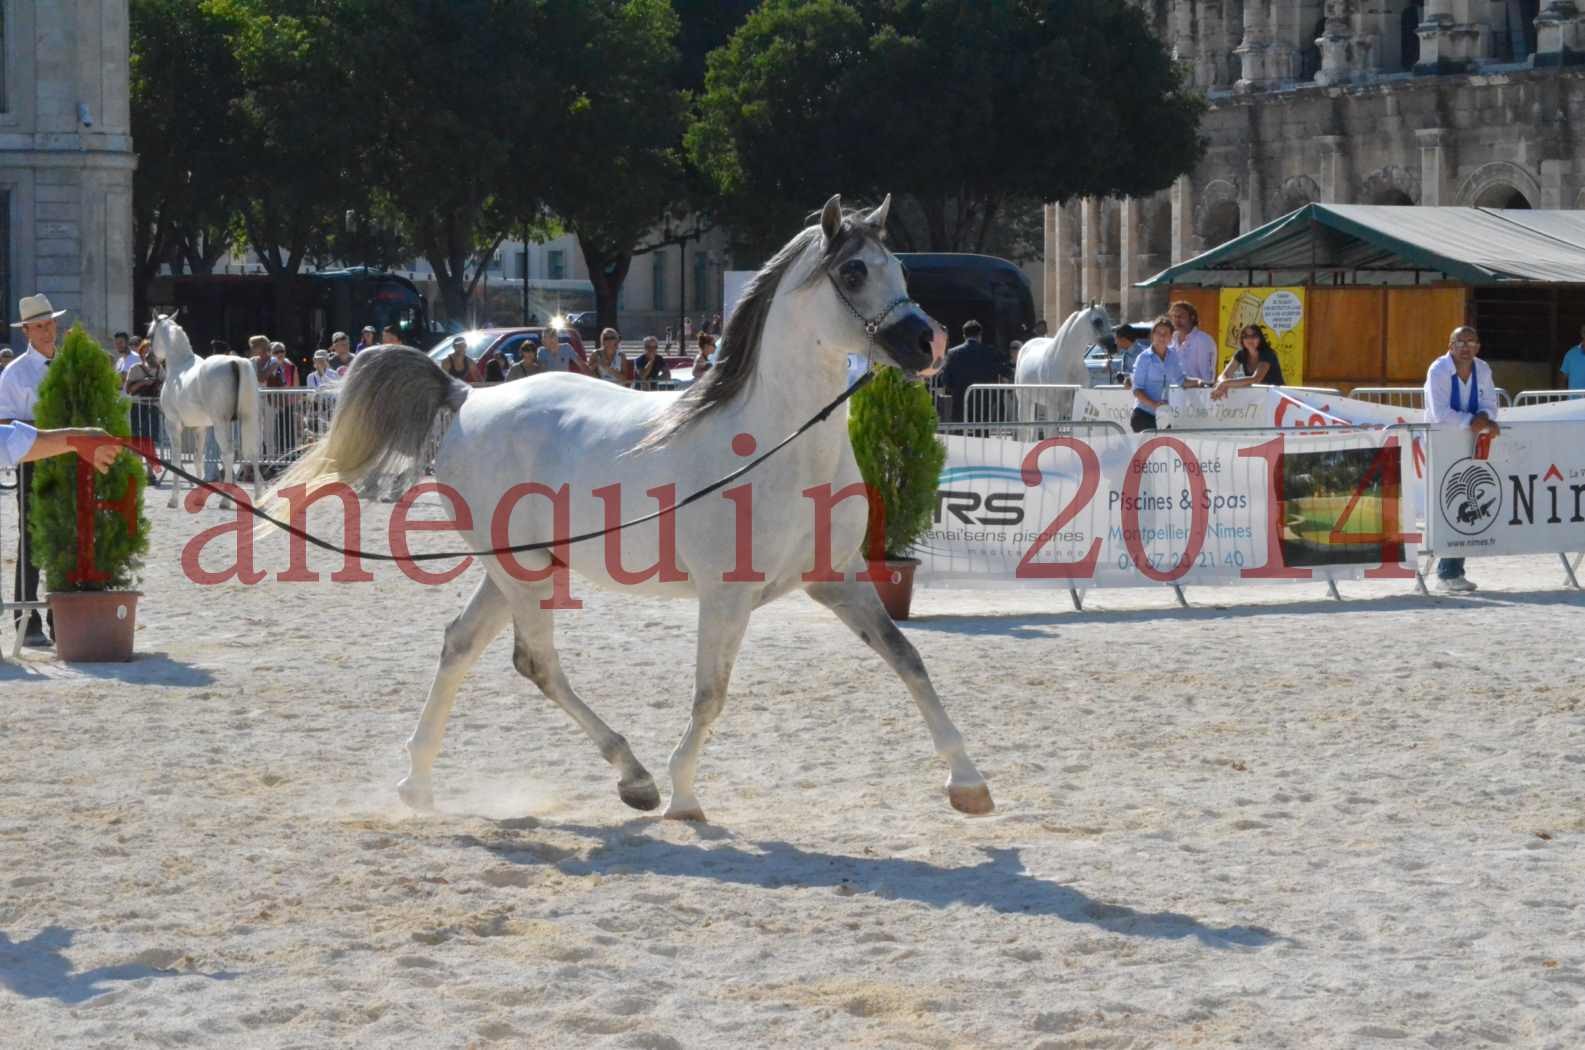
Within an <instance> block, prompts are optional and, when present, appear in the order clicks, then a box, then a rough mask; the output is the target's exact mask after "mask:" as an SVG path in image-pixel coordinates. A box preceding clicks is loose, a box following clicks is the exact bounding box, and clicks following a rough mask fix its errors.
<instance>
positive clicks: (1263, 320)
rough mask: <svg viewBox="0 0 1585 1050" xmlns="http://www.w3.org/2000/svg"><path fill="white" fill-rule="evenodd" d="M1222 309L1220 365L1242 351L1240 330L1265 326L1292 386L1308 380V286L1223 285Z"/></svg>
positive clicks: (1219, 327)
mask: <svg viewBox="0 0 1585 1050" xmlns="http://www.w3.org/2000/svg"><path fill="white" fill-rule="evenodd" d="M1219 305H1220V309H1219V310H1218V311H1217V312H1218V315H1219V316H1218V324H1217V329H1216V337H1217V344H1218V345H1217V358H1216V360H1217V368H1218V370H1220V369H1223V368H1226V367H1227V362H1228V361H1229V360H1230V359H1231V358H1232V356H1233V355H1234V354H1235V353H1237V352H1238V349H1239V347H1238V333H1239V331H1240V330H1241V329H1242V328H1243V327H1244V326H1245V325H1251V324H1258V325H1260V327H1261V328H1263V329H1265V332H1266V341H1267V342H1269V343H1270V344H1271V348H1272V349H1273V350H1275V351H1277V360H1278V361H1281V362H1282V378H1283V380H1284V381H1285V382H1286V383H1287V384H1288V385H1289V386H1300V385H1302V384H1303V383H1304V322H1305V315H1304V311H1305V298H1304V288H1303V287H1296V288H1223V289H1222V296H1221V302H1220V304H1219Z"/></svg>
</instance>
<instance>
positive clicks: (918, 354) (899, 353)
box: [875, 312, 946, 372]
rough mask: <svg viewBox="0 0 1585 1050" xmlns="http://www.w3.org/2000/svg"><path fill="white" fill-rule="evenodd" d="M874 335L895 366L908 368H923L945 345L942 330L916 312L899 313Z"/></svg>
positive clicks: (916, 369)
mask: <svg viewBox="0 0 1585 1050" xmlns="http://www.w3.org/2000/svg"><path fill="white" fill-rule="evenodd" d="M875 338H876V341H877V342H879V343H880V344H881V347H882V349H884V350H885V351H886V353H887V355H888V356H890V357H891V359H892V361H893V362H894V363H895V364H896V365H897V367H898V368H901V369H903V370H904V371H907V372H923V371H924V370H925V369H927V368H929V367H930V366H931V364H932V363H934V361H935V359H936V358H937V357H938V356H939V355H940V354H941V353H942V352H944V351H945V349H946V335H945V333H943V332H942V331H941V329H940V328H939V327H938V326H937V325H935V324H934V323H932V322H931V320H930V318H928V317H926V316H925V315H924V314H921V313H917V312H916V313H910V314H905V315H903V316H902V317H899V318H898V319H897V320H895V321H893V322H892V323H891V324H889V325H887V326H886V327H884V328H882V329H881V330H880V331H879V332H877V333H875ZM938 344H939V345H938Z"/></svg>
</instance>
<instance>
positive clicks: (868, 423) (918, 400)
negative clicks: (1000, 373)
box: [848, 368, 947, 558]
mask: <svg viewBox="0 0 1585 1050" xmlns="http://www.w3.org/2000/svg"><path fill="white" fill-rule="evenodd" d="M852 406H853V407H852V409H851V411H850V413H849V415H848V437H849V438H851V439H852V441H853V455H854V456H855V457H856V458H857V459H858V461H859V471H860V472H861V473H862V474H863V475H864V482H865V484H867V485H869V486H870V488H872V489H873V490H874V491H875V493H876V495H877V496H878V497H879V499H880V502H881V506H883V507H884V508H885V509H886V536H885V544H884V546H885V548H886V556H887V557H888V558H901V557H905V556H907V552H908V549H909V548H910V547H912V546H913V545H914V541H915V540H917V539H918V538H919V537H920V536H921V535H922V534H923V533H924V532H925V530H927V529H928V528H930V521H931V517H932V515H933V514H934V512H935V505H936V482H937V480H938V479H939V478H940V476H941V467H942V465H943V464H945V463H946V461H947V447H946V445H945V444H943V443H942V442H941V439H940V438H938V437H936V424H937V418H936V403H935V399H934V398H933V397H931V395H930V390H929V388H928V387H926V386H925V385H924V384H923V383H914V382H910V381H908V380H907V379H904V378H903V375H902V373H901V372H899V371H898V370H897V369H895V368H882V369H880V370H879V371H878V372H877V373H876V375H875V378H874V379H873V380H871V381H870V382H869V383H868V384H866V385H865V387H864V388H863V389H862V390H860V391H859V392H858V393H857V394H854V395H853V401H852ZM873 539H874V537H868V536H867V537H865V541H864V550H865V552H866V554H867V553H868V552H869V551H870V550H872V549H873V548H872V547H871V546H870V544H871V542H872V541H873Z"/></svg>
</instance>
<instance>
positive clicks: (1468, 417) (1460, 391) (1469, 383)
mask: <svg viewBox="0 0 1585 1050" xmlns="http://www.w3.org/2000/svg"><path fill="white" fill-rule="evenodd" d="M1479 353H1480V336H1479V334H1477V333H1476V331H1475V329H1473V328H1470V327H1469V326H1468V325H1461V326H1459V327H1458V328H1455V329H1453V334H1452V335H1450V336H1448V340H1447V353H1445V354H1443V355H1442V356H1441V357H1439V358H1437V359H1436V360H1435V361H1432V362H1431V367H1430V368H1428V369H1427V370H1426V373H1425V421H1426V422H1427V423H1429V424H1431V425H1432V426H1435V427H1459V428H1461V429H1465V430H1468V431H1470V432H1471V433H1472V434H1474V435H1475V437H1476V438H1479V437H1480V436H1481V435H1482V434H1489V435H1491V437H1496V436H1497V435H1498V434H1500V433H1502V428H1501V427H1500V426H1498V425H1497V386H1496V384H1495V383H1493V382H1492V379H1491V366H1489V365H1488V364H1486V362H1484V361H1482V360H1481V359H1480V358H1479V357H1477V356H1476V355H1477V354H1479ZM1436 576H1437V579H1438V580H1440V581H1441V587H1442V589H1443V590H1445V591H1457V592H1460V593H1467V592H1469V591H1473V590H1474V589H1475V584H1474V583H1473V582H1472V581H1471V580H1469V579H1466V578H1465V576H1464V559H1463V558H1443V559H1442V560H1441V561H1439V562H1437V565H1436Z"/></svg>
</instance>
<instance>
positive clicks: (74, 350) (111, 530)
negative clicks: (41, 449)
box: [28, 324, 149, 591]
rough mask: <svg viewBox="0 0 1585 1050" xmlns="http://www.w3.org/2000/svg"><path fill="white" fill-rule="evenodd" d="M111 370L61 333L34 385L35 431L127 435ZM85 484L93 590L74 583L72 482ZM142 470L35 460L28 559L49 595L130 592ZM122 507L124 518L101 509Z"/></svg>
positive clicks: (89, 343)
mask: <svg viewBox="0 0 1585 1050" xmlns="http://www.w3.org/2000/svg"><path fill="white" fill-rule="evenodd" d="M117 380H118V377H117V375H116V368H115V365H114V364H112V363H111V360H110V356H109V355H108V354H106V353H105V352H104V350H103V349H101V348H100V346H99V344H98V343H96V342H94V341H93V339H91V338H90V337H89V335H88V333H87V332H85V331H83V326H82V325H80V324H77V325H73V326H72V329H71V331H70V332H67V333H66V342H65V343H64V344H63V345H62V346H61V349H60V350H59V351H58V352H57V353H56V355H55V358H54V360H53V361H52V362H51V363H50V368H49V371H48V372H46V373H45V375H44V381H43V382H42V383H40V384H39V398H38V403H37V405H36V406H35V407H34V418H35V420H36V423H37V425H38V427H39V428H40V429H54V428H56V427H102V428H103V429H104V430H106V431H108V432H110V433H111V434H113V435H115V436H116V437H121V438H125V437H129V436H131V433H132V428H131V425H130V423H129V421H128V418H127V410H128V405H129V402H128V401H127V399H126V398H124V397H122V396H121V392H120V391H121V384H120V383H119V382H118V381H117ZM79 470H86V471H88V472H89V474H90V475H91V476H92V477H93V486H94V497H95V500H96V501H97V502H99V503H100V504H101V506H100V508H99V509H98V510H96V511H95V512H94V519H93V521H94V527H93V533H94V550H93V561H94V567H95V570H96V571H97V572H98V573H99V574H101V575H104V576H106V577H108V579H107V580H105V581H104V582H101V583H77V582H73V580H72V576H73V575H74V574H75V571H76V569H77V560H78V537H79V532H78V528H77V474H78V471H79ZM143 484H144V481H143V466H142V464H141V463H140V462H139V461H138V460H137V458H136V457H134V456H130V455H122V456H120V457H119V458H117V459H116V461H115V465H114V466H112V467H111V468H110V471H109V473H107V474H103V475H100V474H95V473H94V472H93V470H92V468H90V467H89V466H88V465H87V464H85V463H83V462H82V460H80V459H79V458H78V457H76V456H55V457H53V458H51V459H46V460H41V461H40V462H39V463H38V464H37V466H36V467H35V468H34V471H33V507H32V511H31V513H30V515H29V521H28V524H29V534H28V539H29V546H28V550H29V553H30V554H31V555H32V558H33V563H34V564H35V565H37V566H38V567H39V568H40V570H42V571H43V573H44V578H45V581H46V586H47V587H48V588H49V589H50V590H51V591H73V590H122V589H125V588H127V587H130V586H132V584H133V582H134V580H135V577H136V574H137V570H138V569H139V567H140V566H141V563H142V558H143V555H144V554H146V553H147V552H148V547H149V522H148V519H147V518H146V517H144V515H143ZM117 503H129V505H130V508H131V514H130V515H129V516H124V515H123V514H121V513H120V512H118V511H116V510H110V509H106V508H105V507H104V506H103V505H104V504H117Z"/></svg>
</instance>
